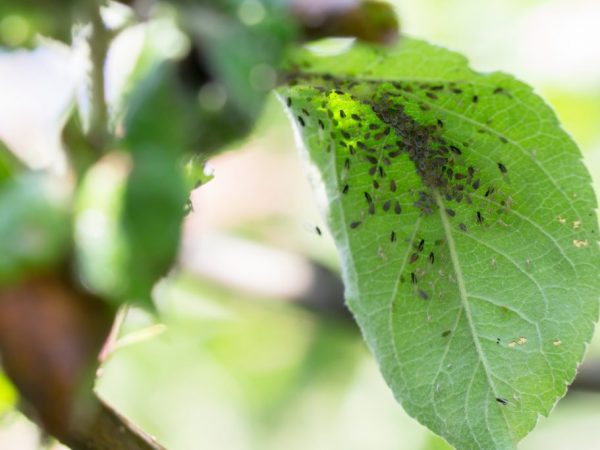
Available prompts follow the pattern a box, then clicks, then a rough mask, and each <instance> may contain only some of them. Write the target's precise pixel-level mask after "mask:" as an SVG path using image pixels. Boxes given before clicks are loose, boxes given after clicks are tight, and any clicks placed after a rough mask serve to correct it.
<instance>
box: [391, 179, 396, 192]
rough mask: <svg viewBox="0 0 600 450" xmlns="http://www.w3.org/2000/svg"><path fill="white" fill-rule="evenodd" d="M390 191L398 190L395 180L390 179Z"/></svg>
mask: <svg viewBox="0 0 600 450" xmlns="http://www.w3.org/2000/svg"><path fill="white" fill-rule="evenodd" d="M390 191H392V192H396V182H395V181H394V180H390Z"/></svg>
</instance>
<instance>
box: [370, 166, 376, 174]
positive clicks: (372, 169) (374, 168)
mask: <svg viewBox="0 0 600 450" xmlns="http://www.w3.org/2000/svg"><path fill="white" fill-rule="evenodd" d="M375 172H377V166H373V167H371V168H370V169H369V175H371V176H373V175H375Z"/></svg>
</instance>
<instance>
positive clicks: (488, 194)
mask: <svg viewBox="0 0 600 450" xmlns="http://www.w3.org/2000/svg"><path fill="white" fill-rule="evenodd" d="M493 193H494V187H493V186H490V187H488V188H487V191H485V197H489V196H490V195H492V194H493Z"/></svg>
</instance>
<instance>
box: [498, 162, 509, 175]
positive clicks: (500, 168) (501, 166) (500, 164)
mask: <svg viewBox="0 0 600 450" xmlns="http://www.w3.org/2000/svg"><path fill="white" fill-rule="evenodd" d="M498 169H499V170H500V172H502V173H506V172H508V169H507V168H506V166H505V165H504V164H502V163H501V162H499V163H498Z"/></svg>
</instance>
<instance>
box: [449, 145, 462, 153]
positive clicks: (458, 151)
mask: <svg viewBox="0 0 600 450" xmlns="http://www.w3.org/2000/svg"><path fill="white" fill-rule="evenodd" d="M450 150H452V153H455V154H457V155H462V152H461V151H460V149H459V148H458V147H456V146H454V145H451V146H450Z"/></svg>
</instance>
